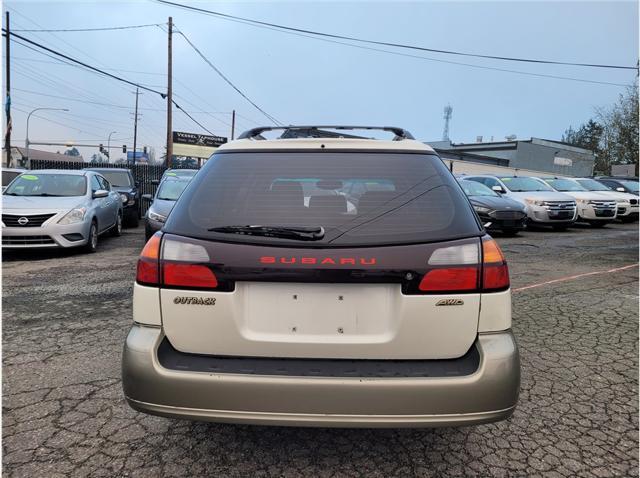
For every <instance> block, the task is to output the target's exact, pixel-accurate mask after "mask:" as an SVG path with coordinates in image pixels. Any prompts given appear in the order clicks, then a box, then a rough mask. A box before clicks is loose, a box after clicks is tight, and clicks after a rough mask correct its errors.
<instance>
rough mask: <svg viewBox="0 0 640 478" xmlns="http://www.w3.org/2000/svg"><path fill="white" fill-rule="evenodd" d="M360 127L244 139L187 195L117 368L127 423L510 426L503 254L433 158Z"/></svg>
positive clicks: (223, 150)
mask: <svg viewBox="0 0 640 478" xmlns="http://www.w3.org/2000/svg"><path fill="white" fill-rule="evenodd" d="M354 128H356V127H336V126H332V127H328V126H316V127H310V126H305V127H293V126H289V127H285V128H269V127H265V128H256V129H253V130H250V131H248V132H246V133H244V134H243V135H242V136H241V137H240V139H239V140H237V141H234V142H231V143H228V144H225V145H223V146H221V147H220V148H219V149H218V150H217V151H216V153H215V154H214V155H213V156H212V157H211V159H210V160H209V161H208V162H207V163H206V164H205V166H204V167H203V168H202V170H201V171H200V172H199V173H198V175H197V176H196V177H195V178H194V179H193V181H192V182H191V184H189V186H188V187H187V188H186V190H185V192H184V193H183V194H182V196H181V197H180V199H179V200H178V202H177V203H176V205H175V207H174V209H173V211H172V213H171V215H170V216H169V218H168V220H167V222H166V224H165V226H164V227H163V228H162V230H161V231H160V232H158V233H156V234H155V235H154V236H152V238H151V239H150V240H149V242H148V243H147V244H146V246H145V247H144V249H143V251H142V253H141V255H140V259H139V261H138V268H137V277H136V283H135V286H134V297H133V315H134V322H135V323H134V325H133V327H132V328H131V331H130V333H129V335H128V337H127V339H126V344H125V347H124V355H123V365H122V374H123V388H124V394H125V396H126V399H127V401H128V403H129V404H130V405H131V406H132V407H133V408H134V409H136V410H139V411H143V412H146V413H151V414H156V415H162V416H167V417H179V418H186V419H194V420H209V421H216V422H234V423H252V424H269V425H295V426H341V427H432V426H455V425H469V424H478V423H484V422H491V421H497V420H502V419H505V418H507V417H509V416H510V415H511V414H512V413H513V411H514V408H515V406H516V403H517V400H518V392H519V385H520V362H519V355H518V349H517V345H516V341H515V339H514V336H513V334H512V332H511V292H510V288H509V272H508V269H507V265H506V262H505V259H504V257H503V255H502V253H501V251H500V249H499V247H498V245H497V244H496V243H495V242H494V241H493V239H491V238H490V237H489V236H488V235H487V234H486V232H485V231H484V230H483V228H482V225H481V223H480V222H479V220H478V217H477V216H476V215H475V213H474V211H473V208H472V207H471V205H470V203H469V201H468V200H467V199H466V197H465V195H464V192H463V191H462V189H461V188H460V186H459V185H458V183H457V182H456V180H455V178H454V177H453V176H452V174H451V173H450V172H449V171H448V170H447V168H446V167H445V165H444V164H443V163H442V161H441V160H440V158H439V157H438V156H437V155H436V154H435V152H434V151H433V150H432V149H431V148H430V147H428V146H426V145H424V144H423V143H420V142H418V141H415V140H414V139H413V137H412V136H411V135H410V134H409V133H408V132H407V131H405V130H403V129H401V128H390V127H383V128H368V129H381V130H385V131H388V132H391V133H393V134H394V138H393V140H376V139H365V138H358V137H354V136H353V135H349V137H343V136H341V134H340V133H341V132H342V130H344V129H354ZM278 129H284V130H285V131H284V133H283V134H282V136H280V137H279V138H278V139H265V135H263V133H265V132H268V131H270V130H278ZM356 129H364V127H357V128H356ZM330 130H332V131H338V133H333V134H331V133H330ZM271 134H273V133H271ZM327 136H330V137H327Z"/></svg>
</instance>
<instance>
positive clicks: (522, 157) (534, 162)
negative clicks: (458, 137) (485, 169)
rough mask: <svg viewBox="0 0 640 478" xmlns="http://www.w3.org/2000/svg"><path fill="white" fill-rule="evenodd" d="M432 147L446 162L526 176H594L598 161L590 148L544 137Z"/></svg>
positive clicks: (446, 142) (445, 143) (439, 143)
mask: <svg viewBox="0 0 640 478" xmlns="http://www.w3.org/2000/svg"><path fill="white" fill-rule="evenodd" d="M428 144H429V145H430V146H432V147H433V148H434V149H435V150H436V151H437V152H438V153H439V154H440V156H441V157H442V158H443V159H450V160H457V161H456V162H461V161H469V162H472V163H482V164H485V165H487V166H496V167H499V168H508V169H510V170H513V171H514V172H515V173H516V174H517V172H518V171H520V170H521V171H522V174H530V173H529V172H542V173H547V174H555V175H559V176H591V175H592V174H593V168H594V162H595V155H594V153H593V152H592V151H589V150H588V149H584V148H578V147H576V146H572V145H570V144H567V143H563V142H561V141H554V140H548V139H540V138H531V139H526V140H524V139H515V140H511V141H498V142H482V141H478V142H476V143H452V142H451V141H434V142H430V143H428ZM527 171H529V172H527ZM461 172H462V171H461Z"/></svg>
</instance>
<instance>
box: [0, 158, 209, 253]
mask: <svg viewBox="0 0 640 478" xmlns="http://www.w3.org/2000/svg"><path fill="white" fill-rule="evenodd" d="M196 172H197V170H167V171H165V173H164V175H163V178H165V179H166V181H165V180H163V181H162V184H161V186H160V187H158V194H157V195H156V201H154V203H153V204H152V207H151V208H150V209H151V212H147V215H146V216H145V217H146V229H148V230H149V231H155V230H158V229H160V227H162V223H163V222H164V219H166V216H167V215H168V213H169V211H170V210H171V208H170V205H171V204H173V202H175V200H176V199H177V197H178V196H179V193H180V192H182V189H184V185H185V184H186V183H187V182H188V180H189V179H190V178H192V177H193V176H194V175H195V173H196ZM2 178H3V182H2V187H3V209H2V247H3V249H27V248H56V247H63V248H69V247H82V248H84V249H85V250H86V251H88V252H94V251H95V250H96V249H97V246H98V238H99V236H100V235H101V234H103V233H106V232H110V233H111V234H113V235H116V236H118V235H120V234H121V232H122V227H123V225H125V226H130V227H137V226H138V222H139V217H138V206H139V202H140V200H141V195H140V190H139V185H138V183H137V182H136V181H135V179H134V177H133V175H132V173H131V171H130V170H129V169H127V168H87V169H83V170H53V169H52V170H35V171H27V170H24V169H8V168H5V169H3V170H2ZM165 182H166V183H168V184H166V185H165V184H164V183H165ZM150 198H151V196H150V195H145V199H150Z"/></svg>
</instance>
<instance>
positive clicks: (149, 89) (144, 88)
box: [2, 27, 166, 98]
mask: <svg viewBox="0 0 640 478" xmlns="http://www.w3.org/2000/svg"><path fill="white" fill-rule="evenodd" d="M2 31H3V32H4V33H3V35H2V36H5V37H6V36H7V30H6V28H4V27H3V28H2ZM9 34H10V35H11V36H14V37H16V38H19V39H20V40H22V41H25V42H27V43H29V44H31V45H34V46H36V47H38V48H41V49H42V50H45V51H48V52H49V53H52V54H53V55H56V56H59V57H61V58H64V59H65V60H68V61H71V62H73V63H77V64H78V65H81V66H83V67H85V68H87V69H89V70H92V71H95V72H97V73H100V74H102V75H104V76H108V77H109V78H112V79H114V80H117V81H120V82H122V83H126V84H128V85H131V86H136V87H138V88H140V89H143V90H146V91H150V92H151V93H156V94H157V95H160V96H161V97H162V98H166V94H165V93H162V92H160V91H157V90H154V89H152V88H147V87H146V86H142V85H140V84H138V83H135V82H133V81H130V80H127V79H125V78H122V77H119V76H116V75H112V74H111V73H108V72H106V71H104V70H101V69H100V68H96V67H95V66H91V65H89V64H87V63H84V62H82V61H80V60H76V59H75V58H72V57H70V56H68V55H65V54H64V53H60V52H59V51H56V50H53V49H52V48H49V47H46V46H44V45H42V44H40V43H38V42H35V41H33V40H29V39H28V38H25V37H23V36H22V35H18V34H17V33H14V32H10V33H9Z"/></svg>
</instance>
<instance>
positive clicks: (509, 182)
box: [500, 177, 553, 193]
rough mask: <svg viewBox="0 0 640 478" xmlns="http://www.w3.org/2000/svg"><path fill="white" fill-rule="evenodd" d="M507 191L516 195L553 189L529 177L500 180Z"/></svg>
mask: <svg viewBox="0 0 640 478" xmlns="http://www.w3.org/2000/svg"><path fill="white" fill-rule="evenodd" d="M500 181H502V182H503V183H504V184H505V186H507V189H509V191H511V192H514V193H522V192H531V191H553V189H552V188H551V187H549V186H548V185H547V184H545V183H543V182H542V181H538V180H537V179H534V178H527V177H507V178H500Z"/></svg>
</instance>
